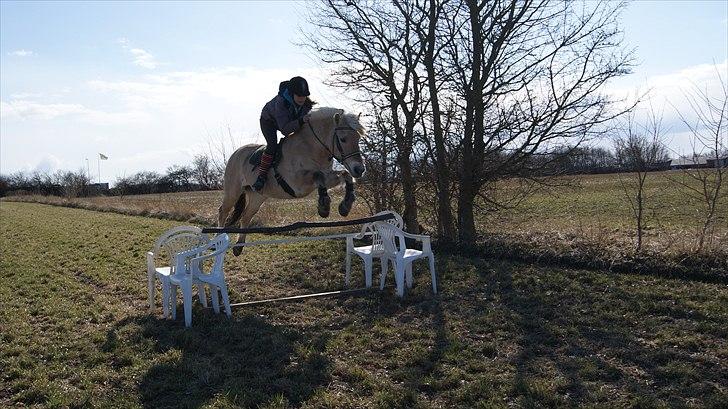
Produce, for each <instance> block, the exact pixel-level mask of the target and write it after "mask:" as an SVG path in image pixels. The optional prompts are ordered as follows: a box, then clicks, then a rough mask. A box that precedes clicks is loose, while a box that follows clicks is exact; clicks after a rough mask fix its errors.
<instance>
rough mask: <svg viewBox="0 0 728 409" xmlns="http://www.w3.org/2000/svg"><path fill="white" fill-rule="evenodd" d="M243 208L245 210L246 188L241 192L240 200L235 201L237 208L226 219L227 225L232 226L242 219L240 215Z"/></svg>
mask: <svg viewBox="0 0 728 409" xmlns="http://www.w3.org/2000/svg"><path fill="white" fill-rule="evenodd" d="M243 210H245V189H243V191H242V192H240V197H239V198H238V201H237V202H235V209H234V210H233V213H232V214H231V215H230V216H229V217H228V218H227V220H225V227H230V226H232V225H234V224H235V223H237V222H238V221H239V220H240V216H242V214H243Z"/></svg>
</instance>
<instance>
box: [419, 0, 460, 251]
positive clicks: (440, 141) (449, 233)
mask: <svg viewBox="0 0 728 409" xmlns="http://www.w3.org/2000/svg"><path fill="white" fill-rule="evenodd" d="M436 7H437V2H436V1H435V0H430V8H429V25H428V29H427V50H426V52H425V59H424V62H425V68H426V70H427V86H428V88H429V91H430V92H429V93H430V101H431V103H432V133H433V137H434V139H435V172H436V173H437V178H436V179H437V220H438V222H439V223H438V226H439V230H440V231H439V232H438V233H439V235H440V237H441V238H442V239H443V240H448V241H450V240H454V239H455V225H454V223H453V216H452V209H451V208H450V167H449V164H448V163H447V152H446V149H445V138H444V136H443V129H442V119H441V117H440V100H439V98H438V95H437V93H438V90H437V82H436V81H435V78H436V73H435V55H434V54H435V41H436V38H435V28H436V26H437V19H438V13H437V8H436Z"/></svg>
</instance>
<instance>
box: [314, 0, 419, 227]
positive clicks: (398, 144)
mask: <svg viewBox="0 0 728 409" xmlns="http://www.w3.org/2000/svg"><path fill="white" fill-rule="evenodd" d="M415 12H416V9H415V7H414V4H413V3H412V2H401V3H400V2H393V3H384V2H374V1H371V2H369V1H364V2H352V1H348V0H323V1H322V2H321V3H320V7H318V9H317V10H316V11H315V13H314V16H313V17H312V18H311V23H312V24H313V26H314V27H316V29H317V30H316V31H315V32H313V33H311V34H310V35H309V36H308V37H309V38H308V41H307V45H308V46H309V47H310V48H312V49H313V50H314V51H315V52H317V53H318V55H319V57H320V58H321V59H322V60H323V61H324V62H325V63H328V64H330V65H331V66H332V67H333V68H332V76H331V80H330V81H329V83H330V84H331V85H334V86H339V87H344V88H347V89H349V90H356V91H359V92H360V94H361V95H362V97H361V98H360V100H363V101H366V102H368V103H374V104H375V105H376V106H377V107H378V109H380V110H384V109H387V110H388V111H389V116H390V118H391V120H392V127H391V129H392V131H393V135H392V136H393V142H394V147H395V149H396V151H395V155H396V163H397V167H398V168H399V172H400V176H401V181H400V182H401V185H402V190H403V192H402V193H403V195H402V197H403V200H404V212H403V219H404V221H405V225H406V228H407V229H408V230H409V231H413V232H417V231H418V229H419V225H418V223H417V202H416V198H415V181H414V179H413V176H412V167H411V156H412V153H413V145H414V132H415V126H416V125H417V123H418V120H419V116H420V115H421V113H422V112H421V111H422V98H423V93H422V90H423V87H424V84H423V81H422V78H421V72H420V71H419V70H418V68H419V67H420V65H421V62H422V59H423V53H424V50H423V48H422V44H421V41H420V40H421V39H420V38H419V37H418V35H417V33H416V31H415V27H416V26H419V24H420V23H422V20H421V19H420V21H413V19H410V18H405V16H410V15H415ZM395 21H396V22H401V24H393V22H395Z"/></svg>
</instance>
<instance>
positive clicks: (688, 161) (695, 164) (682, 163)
mask: <svg viewBox="0 0 728 409" xmlns="http://www.w3.org/2000/svg"><path fill="white" fill-rule="evenodd" d="M707 167H708V158H706V157H705V156H694V157H687V156H681V157H679V158H677V159H673V160H672V161H670V169H672V170H677V169H699V168H707Z"/></svg>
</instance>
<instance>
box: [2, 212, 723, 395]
mask: <svg viewBox="0 0 728 409" xmlns="http://www.w3.org/2000/svg"><path fill="white" fill-rule="evenodd" d="M176 224H179V223H177V222H173V221H165V220H158V219H152V218H144V217H132V216H124V215H118V214H112V213H100V212H92V211H87V210H80V209H69V208H62V207H52V206H45V205H38V204H27V203H11V202H0V225H1V226H0V227H1V228H0V277H1V278H2V280H1V282H2V285H1V286H0V345H1V346H2V348H1V349H0V367H2V371H1V372H0V405H1V406H23V405H27V406H42V407H86V406H95V407H110V406H119V407H165V406H166V407H172V406H183V407H239V406H240V407H266V408H279V407H288V406H295V407H298V406H304V407H468V408H470V407H510V406H519V407H544V406H547V407H555V406H577V405H578V406H582V405H590V406H600V407H610V408H611V407H635V406H636V407H668V406H674V407H724V406H723V405H724V404H725V402H726V401H728V387H727V385H728V291H726V290H727V289H728V288H727V286H726V285H725V284H706V283H701V282H693V281H686V280H674V279H672V280H671V279H664V278H657V277H649V276H642V275H631V274H613V273H608V272H599V271H587V270H574V269H565V268H555V267H544V266H538V265H532V264H524V263H516V262H509V261H503V260H495V259H487V258H479V257H472V258H466V257H462V256H455V255H445V254H441V255H438V260H437V269H438V274H439V279H440V290H441V291H440V293H439V294H438V295H437V296H433V295H432V294H431V292H430V291H429V279H428V275H427V274H426V273H425V270H424V269H423V268H422V267H423V266H419V268H417V267H416V268H415V288H414V289H413V291H412V292H410V293H408V295H407V297H406V298H405V299H404V300H399V299H398V298H397V297H395V296H394V294H393V293H392V290H391V289H387V290H385V291H384V292H383V293H380V292H378V291H373V292H371V293H369V294H366V295H363V296H359V297H346V298H328V299H313V300H307V301H299V302H289V303H279V304H267V305H262V306H257V307H246V308H240V309H235V310H234V311H233V318H232V319H227V318H225V317H224V316H216V315H214V314H213V313H212V312H211V311H209V310H203V309H202V308H200V307H199V306H196V308H195V310H194V321H193V325H194V326H193V328H192V329H185V328H184V326H183V323H182V320H181V319H178V321H177V322H172V321H167V320H162V319H161V318H160V315H159V311H157V312H156V313H155V314H150V313H149V312H148V309H147V306H146V289H145V280H146V274H145V267H144V255H145V252H146V251H147V250H148V249H149V248H150V247H151V246H152V243H153V241H154V239H155V238H156V237H157V236H158V235H159V234H160V233H161V232H163V231H164V230H165V229H167V228H169V227H171V226H174V225H176ZM343 248H344V247H343V243H335V242H314V243H301V244H293V245H287V246H281V247H276V248H274V247H270V248H259V250H257V251H256V252H247V253H244V254H243V256H241V257H240V258H233V257H228V259H227V260H226V274H227V277H228V281H229V285H230V287H231V298H232V300H233V302H239V301H245V300H251V299H259V298H266V297H273V296H280V295H291V294H300V293H308V292H318V291H326V290H335V289H339V288H340V287H341V283H342V279H343ZM354 271H361V266H360V265H359V264H356V263H355V266H354ZM357 280H358V282H357V283H355V284H356V285H360V284H361V281H362V279H361V277H360V276H357ZM179 315H181V312H180V313H179Z"/></svg>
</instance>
